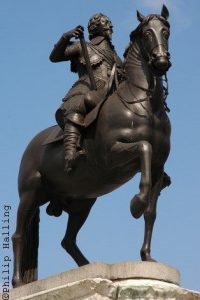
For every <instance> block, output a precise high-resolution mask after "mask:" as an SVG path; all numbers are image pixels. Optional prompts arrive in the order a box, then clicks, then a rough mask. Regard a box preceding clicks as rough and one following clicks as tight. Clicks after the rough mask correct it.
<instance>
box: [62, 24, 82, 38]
mask: <svg viewBox="0 0 200 300" xmlns="http://www.w3.org/2000/svg"><path fill="white" fill-rule="evenodd" d="M83 32H84V27H83V26H81V25H78V26H76V27H75V28H74V29H72V30H70V31H68V32H66V33H64V34H63V37H64V38H68V39H69V38H73V37H74V38H76V39H78V38H79V37H80V36H81V35H83Z"/></svg>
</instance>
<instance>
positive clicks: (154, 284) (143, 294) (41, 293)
mask: <svg viewBox="0 0 200 300" xmlns="http://www.w3.org/2000/svg"><path fill="white" fill-rule="evenodd" d="M179 284H180V276H179V272H178V271H177V270H175V269H174V268H172V267H169V266H167V265H163V264H159V263H153V262H152V263H151V262H126V263H119V264H115V265H107V264H103V263H93V264H90V265H86V266H83V267H80V268H77V269H74V270H71V271H68V272H65V273H61V274H58V275H56V276H53V277H49V278H47V279H43V280H38V281H35V282H32V283H30V284H27V285H24V286H22V287H19V288H16V289H12V290H10V292H9V299H15V300H26V299H27V300H28V299H30V300H43V299H48V300H53V299H59V300H83V299H84V300H85V299H88V300H98V299H101V300H110V299H111V300H123V299H124V300H125V299H126V300H129V299H133V300H152V299H157V300H176V299H177V300H178V299H181V300H193V299H194V300H200V292H195V291H190V290H186V289H183V288H181V287H179ZM1 298H2V294H1ZM2 299H3V298H2Z"/></svg>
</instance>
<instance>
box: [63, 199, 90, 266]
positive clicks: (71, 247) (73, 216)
mask: <svg viewBox="0 0 200 300" xmlns="http://www.w3.org/2000/svg"><path fill="white" fill-rule="evenodd" d="M80 201H81V202H82V204H80V205H81V207H82V209H81V210H78V211H75V212H72V213H69V219H68V224H67V230H66V233H65V236H64V238H63V240H62V242H61V245H62V247H63V248H64V249H65V250H66V251H67V252H68V253H69V255H70V256H71V257H72V258H73V259H74V260H75V262H76V263H77V265H78V266H79V267H80V266H83V265H86V264H89V261H88V260H87V259H86V258H85V256H84V255H83V254H82V252H81V251H80V249H79V248H78V246H77V244H76V237H77V234H78V232H79V230H80V229H81V227H82V226H83V224H84V223H85V221H86V219H87V217H88V215H89V212H90V210H91V208H92V206H93V204H94V203H95V201H96V199H81V200H80ZM84 201H85V205H83V204H84Z"/></svg>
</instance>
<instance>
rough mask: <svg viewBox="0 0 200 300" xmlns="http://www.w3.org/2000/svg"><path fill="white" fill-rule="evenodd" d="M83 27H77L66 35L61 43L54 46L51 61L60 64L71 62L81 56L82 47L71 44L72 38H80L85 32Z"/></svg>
mask: <svg viewBox="0 0 200 300" xmlns="http://www.w3.org/2000/svg"><path fill="white" fill-rule="evenodd" d="M83 30H84V29H83V27H82V26H80V25H79V26H77V27H76V28H74V29H73V30H71V31H68V32H66V33H64V34H63V35H62V36H61V38H60V39H59V41H58V42H57V43H56V44H55V45H54V48H53V50H52V52H51V54H50V56H49V59H50V61H52V62H60V61H66V60H70V59H71V58H73V57H74V56H76V55H78V54H79V51H80V47H78V46H77V44H78V43H73V42H71V41H70V40H71V38H73V37H75V38H78V37H79V36H80V34H82V32H83Z"/></svg>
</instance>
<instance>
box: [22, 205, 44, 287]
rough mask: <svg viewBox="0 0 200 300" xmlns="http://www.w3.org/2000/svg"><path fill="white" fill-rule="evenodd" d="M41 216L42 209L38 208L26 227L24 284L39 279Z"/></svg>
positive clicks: (23, 268) (23, 263)
mask: <svg viewBox="0 0 200 300" xmlns="http://www.w3.org/2000/svg"><path fill="white" fill-rule="evenodd" d="M39 215H40V209H39V208H37V209H36V212H35V214H34V215H33V217H32V218H31V220H30V221H29V224H28V226H26V232H25V238H24V249H23V254H22V255H23V256H22V257H23V260H22V261H23V262H22V270H21V271H22V278H23V282H24V283H29V282H32V281H35V280H37V278H38V247H39V221H40V217H39Z"/></svg>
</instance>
